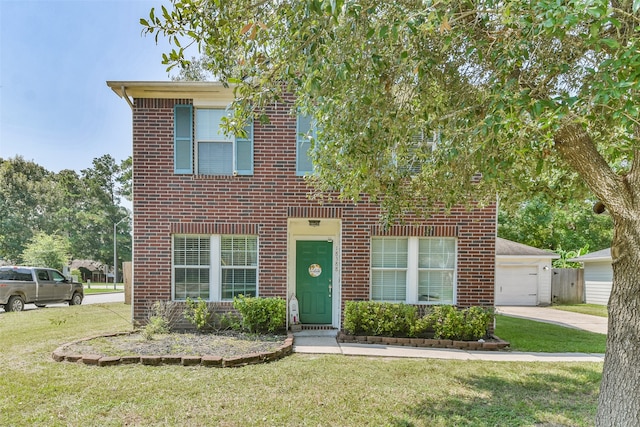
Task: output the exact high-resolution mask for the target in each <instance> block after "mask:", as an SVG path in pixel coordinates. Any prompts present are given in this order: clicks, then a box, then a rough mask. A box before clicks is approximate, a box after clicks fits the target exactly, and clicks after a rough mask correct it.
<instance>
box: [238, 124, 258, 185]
mask: <svg viewBox="0 0 640 427" xmlns="http://www.w3.org/2000/svg"><path fill="white" fill-rule="evenodd" d="M250 120H251V121H250V122H249V123H248V124H247V126H245V128H244V131H245V132H246V134H247V135H246V136H245V137H242V138H241V137H239V136H236V156H235V159H236V164H235V166H234V171H235V172H237V173H238V175H253V119H250Z"/></svg>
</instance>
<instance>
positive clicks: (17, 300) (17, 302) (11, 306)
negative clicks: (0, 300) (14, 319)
mask: <svg viewBox="0 0 640 427" xmlns="http://www.w3.org/2000/svg"><path fill="white" fill-rule="evenodd" d="M4 308H5V310H6V311H22V310H24V300H23V299H22V297H19V296H18V295H14V296H12V297H11V298H9V302H8V303H7V305H6V306H5V307H4Z"/></svg>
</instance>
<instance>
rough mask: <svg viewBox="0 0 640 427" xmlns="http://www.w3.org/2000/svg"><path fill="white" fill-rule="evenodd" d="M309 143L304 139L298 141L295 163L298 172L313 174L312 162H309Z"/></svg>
mask: <svg viewBox="0 0 640 427" xmlns="http://www.w3.org/2000/svg"><path fill="white" fill-rule="evenodd" d="M310 150H311V141H310V140H308V139H306V138H301V139H299V140H298V148H297V156H298V158H297V163H298V172H313V161H312V160H311V151H310Z"/></svg>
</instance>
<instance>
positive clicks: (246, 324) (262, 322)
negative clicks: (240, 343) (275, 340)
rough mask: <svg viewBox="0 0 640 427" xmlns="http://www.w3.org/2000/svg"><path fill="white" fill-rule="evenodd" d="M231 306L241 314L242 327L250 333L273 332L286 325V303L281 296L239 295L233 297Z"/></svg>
mask: <svg viewBox="0 0 640 427" xmlns="http://www.w3.org/2000/svg"><path fill="white" fill-rule="evenodd" d="M233 308H235V309H236V310H238V312H240V315H241V316H242V328H243V329H244V330H247V331H249V332H251V333H265V332H270V333H273V332H276V331H278V330H281V329H284V328H285V326H286V319H287V303H286V301H285V300H284V299H282V298H259V297H245V296H244V295H239V296H237V297H235V298H234V299H233Z"/></svg>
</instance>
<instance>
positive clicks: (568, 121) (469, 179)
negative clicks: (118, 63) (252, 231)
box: [141, 0, 640, 425]
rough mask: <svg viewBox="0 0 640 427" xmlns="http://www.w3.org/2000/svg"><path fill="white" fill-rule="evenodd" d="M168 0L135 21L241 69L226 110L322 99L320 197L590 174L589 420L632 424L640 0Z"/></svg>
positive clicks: (402, 205)
mask: <svg viewBox="0 0 640 427" xmlns="http://www.w3.org/2000/svg"><path fill="white" fill-rule="evenodd" d="M172 4H173V7H172V8H171V10H169V9H167V8H165V7H163V8H162V10H161V11H158V13H156V11H155V10H152V11H151V13H150V16H149V17H148V18H144V19H142V20H141V23H142V25H143V26H144V27H145V31H147V32H148V33H154V34H155V35H156V37H158V36H167V37H168V38H169V40H170V41H171V42H172V43H174V44H175V46H176V48H175V49H174V50H173V51H172V52H170V53H168V54H166V55H165V57H164V61H165V62H166V63H167V64H170V65H173V64H180V63H182V64H186V63H187V62H188V61H185V60H184V52H185V49H187V48H188V47H189V46H190V45H193V44H195V45H197V47H198V48H199V50H200V52H201V53H202V54H203V55H204V56H205V57H206V64H207V66H208V67H209V69H210V71H211V72H212V73H213V74H214V75H216V76H218V77H219V78H220V79H221V80H222V81H224V82H227V83H229V84H234V85H236V94H237V97H238V98H237V102H236V103H235V107H236V109H235V111H236V120H232V121H231V122H230V127H241V126H242V121H243V120H244V119H245V118H246V117H247V116H248V115H249V114H255V115H257V116H260V115H261V109H262V108H263V107H264V105H265V104H266V103H267V102H271V101H273V100H275V99H278V98H279V97H281V96H283V94H285V93H292V94H293V95H294V96H295V99H296V108H298V109H300V110H301V111H303V112H306V113H309V114H311V115H313V117H314V119H315V120H316V123H317V127H318V137H317V140H315V141H314V143H313V156H314V161H315V165H316V167H317V173H316V174H315V175H313V176H312V178H311V180H312V181H313V184H314V188H316V189H317V191H318V194H317V196H318V197H325V196H327V195H331V194H333V192H334V191H338V192H339V193H340V196H341V197H343V198H345V199H348V200H358V199H359V198H360V197H361V195H362V194H365V193H366V194H369V195H370V196H371V197H374V198H378V199H380V200H381V202H382V205H383V207H384V208H385V212H387V220H388V221H391V220H393V219H394V218H398V217H401V216H402V214H403V213H404V212H405V211H406V210H407V209H413V210H422V209H427V210H428V209H430V208H439V207H440V206H441V205H440V204H441V203H442V204H444V205H452V204H455V203H459V202H461V201H462V200H468V199H469V198H472V199H473V200H476V201H479V202H490V201H492V200H495V195H496V193H502V194H505V193H506V194H508V195H509V197H508V199H507V200H508V201H513V202H515V203H517V202H518V201H522V200H526V199H527V196H530V195H531V194H534V193H535V194H540V195H549V196H552V197H554V198H560V199H565V200H568V199H577V200H578V199H584V198H585V194H586V191H583V190H581V189H585V190H586V189H589V190H590V191H591V192H592V193H593V196H595V198H597V199H598V200H599V201H601V203H602V204H603V206H604V207H605V208H606V210H607V211H608V212H609V214H610V215H611V218H612V220H613V223H614V227H615V235H614V239H613V244H612V257H613V265H614V286H613V289H612V294H611V300H610V317H609V322H610V328H609V334H608V351H607V358H606V360H605V369H604V378H603V382H602V389H601V393H600V405H599V409H598V418H597V424H598V425H637V424H640V397H638V396H640V369H638V366H637V364H639V363H640V356H636V357H633V356H632V355H633V354H636V355H638V354H640V322H639V321H638V320H639V319H638V314H637V313H639V312H640V281H639V280H638V279H637V277H640V274H639V273H640V271H639V267H638V266H639V265H640V204H639V202H638V200H640V192H639V189H640V185H639V180H640V168H639V166H640V165H638V162H640V157H639V156H637V155H636V153H637V150H638V146H639V144H638V139H639V137H640V121H639V115H640V106H639V105H638V100H639V99H640V97H639V96H638V95H639V89H640V31H639V29H640V14H639V13H638V11H639V9H640V0H611V1H605V0H570V1H563V2H560V1H544V0H543V1H536V2H521V1H509V0H507V1H504V0H500V1H495V0H482V1H474V0H440V1H438V0H399V1H393V2H380V1H374V0H304V1H297V0H295V1H294V0H279V1H274V2H264V1H255V0H236V1H233V2H222V1H219V0H209V1H202V0H197V1H196V0H174V1H173V2H172ZM434 142H435V144H434ZM434 147H435V148H434ZM478 174H481V176H482V179H477V177H478ZM634 313H635V314H634ZM631 337H633V339H631ZM632 372H635V373H636V374H634V375H631V373H632Z"/></svg>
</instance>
